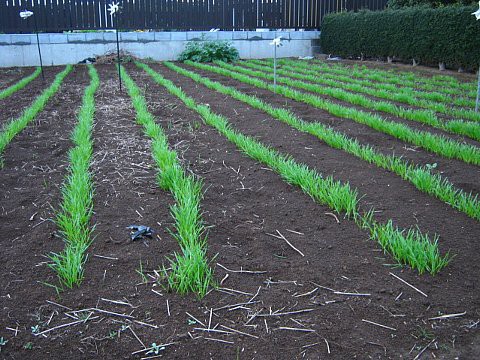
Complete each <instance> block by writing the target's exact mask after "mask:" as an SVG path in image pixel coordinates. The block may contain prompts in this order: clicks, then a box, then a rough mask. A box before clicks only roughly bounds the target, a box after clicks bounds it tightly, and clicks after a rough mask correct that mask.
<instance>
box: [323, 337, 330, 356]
mask: <svg viewBox="0 0 480 360" xmlns="http://www.w3.org/2000/svg"><path fill="white" fill-rule="evenodd" d="M323 341H325V344H327V352H328V353H329V354H330V345H329V344H328V341H327V339H325V338H323Z"/></svg>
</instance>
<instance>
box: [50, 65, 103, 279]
mask: <svg viewBox="0 0 480 360" xmlns="http://www.w3.org/2000/svg"><path fill="white" fill-rule="evenodd" d="M87 66H88V74H89V76H90V84H89V85H88V86H87V88H86V89H85V92H84V95H83V99H82V106H81V107H80V111H79V113H78V122H77V125H76V126H75V128H74V129H73V132H72V135H71V138H72V141H73V143H74V145H75V146H74V147H73V148H72V149H71V150H70V152H69V154H68V155H69V168H68V175H67V177H66V180H65V183H64V185H63V188H62V196H63V201H62V204H61V206H60V210H59V212H58V214H57V216H56V219H55V223H56V224H57V227H58V228H59V230H60V233H61V235H62V237H63V240H64V241H65V248H64V250H63V251H62V252H61V253H58V254H57V253H52V254H51V255H50V259H51V260H52V261H53V263H52V264H50V265H49V266H50V267H51V268H52V269H53V270H54V271H55V272H56V273H57V275H58V278H59V280H60V284H61V285H62V287H67V288H72V287H73V286H74V285H80V283H81V282H82V280H83V273H84V264H85V262H86V260H87V256H86V251H87V249H88V247H89V246H90V244H91V242H92V231H93V228H94V227H92V226H90V219H91V217H92V214H93V197H94V185H93V179H92V174H91V172H90V164H91V158H92V154H93V141H92V128H93V119H94V115H95V92H96V91H97V89H98V87H99V85H100V79H99V78H98V74H97V71H96V70H95V68H94V67H93V66H92V65H87Z"/></svg>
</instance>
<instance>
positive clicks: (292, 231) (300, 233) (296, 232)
mask: <svg viewBox="0 0 480 360" xmlns="http://www.w3.org/2000/svg"><path fill="white" fill-rule="evenodd" d="M285 230H287V231H289V232H291V233H293V234H297V235H305V234H304V233H302V232H298V231H295V230H290V229H285Z"/></svg>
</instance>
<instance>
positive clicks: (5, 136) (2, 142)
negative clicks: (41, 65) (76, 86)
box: [0, 65, 73, 168]
mask: <svg viewBox="0 0 480 360" xmlns="http://www.w3.org/2000/svg"><path fill="white" fill-rule="evenodd" d="M72 69H73V67H72V66H71V65H67V66H66V68H65V70H63V71H62V72H60V73H58V74H57V76H55V79H54V80H53V83H52V84H51V85H50V86H49V87H48V88H47V89H45V90H44V91H43V92H42V94H41V95H40V96H38V97H37V98H36V99H35V101H34V102H33V103H32V104H31V105H30V106H29V107H28V108H26V109H25V110H24V111H23V113H22V115H21V116H20V117H19V118H17V119H14V120H11V121H10V122H8V123H7V124H6V125H5V126H4V127H3V128H2V129H1V131H0V168H2V167H3V152H4V151H5V148H6V147H7V145H8V144H10V142H11V141H12V139H13V138H14V137H15V136H16V135H17V134H18V133H20V132H21V131H22V130H23V129H24V128H25V127H26V126H27V125H28V124H29V123H30V122H31V121H32V120H33V119H35V117H36V116H37V114H38V113H39V112H40V111H42V110H43V109H44V108H45V105H46V104H47V102H48V100H49V99H50V98H51V97H52V96H53V95H54V94H55V93H56V92H57V91H58V89H59V88H60V85H61V84H62V82H63V79H65V77H66V76H67V75H68V74H69V73H70V71H72Z"/></svg>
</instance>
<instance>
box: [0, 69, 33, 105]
mask: <svg viewBox="0 0 480 360" xmlns="http://www.w3.org/2000/svg"><path fill="white" fill-rule="evenodd" d="M40 73H41V70H40V68H39V67H37V68H36V69H35V71H34V72H33V73H31V74H30V75H28V76H26V77H24V78H23V79H21V80H19V81H18V82H16V83H15V84H13V85H12V86H10V87H8V88H6V89H5V90H2V91H0V100H2V99H5V98H6V97H9V96H10V95H12V94H13V93H15V92H17V91H18V90H21V89H23V88H24V87H25V86H27V85H28V84H29V83H31V82H32V81H33V80H35V79H36V78H37V77H38V75H40Z"/></svg>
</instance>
